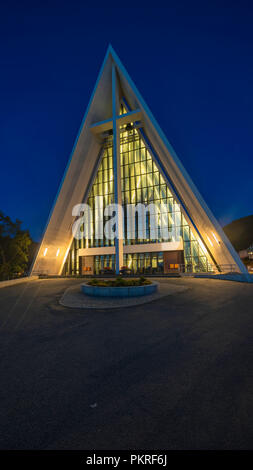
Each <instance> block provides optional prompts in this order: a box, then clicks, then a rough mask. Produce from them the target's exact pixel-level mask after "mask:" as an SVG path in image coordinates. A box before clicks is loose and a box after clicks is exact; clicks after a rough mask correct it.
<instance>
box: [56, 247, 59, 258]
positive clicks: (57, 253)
mask: <svg viewBox="0 0 253 470" xmlns="http://www.w3.org/2000/svg"><path fill="white" fill-rule="evenodd" d="M59 253H60V248H58V250H57V252H56V257H57V256H58V255H59Z"/></svg>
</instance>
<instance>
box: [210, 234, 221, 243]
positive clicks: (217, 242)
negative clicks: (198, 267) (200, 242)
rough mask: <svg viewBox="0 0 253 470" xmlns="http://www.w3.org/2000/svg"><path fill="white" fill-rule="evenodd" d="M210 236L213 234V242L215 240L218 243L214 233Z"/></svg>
mask: <svg viewBox="0 0 253 470" xmlns="http://www.w3.org/2000/svg"><path fill="white" fill-rule="evenodd" d="M212 234H213V238H214V240H215V241H216V242H217V243H220V242H219V240H218V238H217V237H216V235H215V233H213V232H212Z"/></svg>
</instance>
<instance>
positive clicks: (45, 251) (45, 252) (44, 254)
mask: <svg viewBox="0 0 253 470" xmlns="http://www.w3.org/2000/svg"><path fill="white" fill-rule="evenodd" d="M46 254H47V248H45V250H44V253H43V256H46Z"/></svg>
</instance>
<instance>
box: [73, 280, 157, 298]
mask: <svg viewBox="0 0 253 470" xmlns="http://www.w3.org/2000/svg"><path fill="white" fill-rule="evenodd" d="M157 285H158V284H157V282H152V284H147V285H146V286H145V285H144V286H126V287H109V286H108V287H98V286H89V285H88V284H82V286H81V290H82V292H83V293H84V294H86V295H90V296H93V297H140V296H141V295H150V294H153V293H154V292H156V291H157Z"/></svg>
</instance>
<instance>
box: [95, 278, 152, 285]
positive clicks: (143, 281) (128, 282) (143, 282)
mask: <svg viewBox="0 0 253 470" xmlns="http://www.w3.org/2000/svg"><path fill="white" fill-rule="evenodd" d="M148 284H152V283H151V281H149V280H148V279H145V277H143V276H141V277H140V278H139V279H123V278H122V277H117V278H116V279H108V280H107V279H106V280H105V279H91V280H90V281H89V282H88V285H89V286H96V287H131V286H145V285H148Z"/></svg>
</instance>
